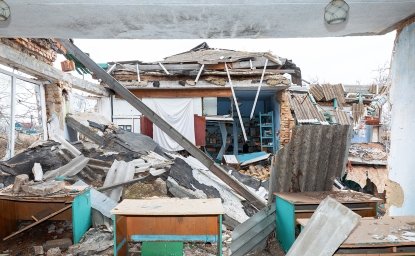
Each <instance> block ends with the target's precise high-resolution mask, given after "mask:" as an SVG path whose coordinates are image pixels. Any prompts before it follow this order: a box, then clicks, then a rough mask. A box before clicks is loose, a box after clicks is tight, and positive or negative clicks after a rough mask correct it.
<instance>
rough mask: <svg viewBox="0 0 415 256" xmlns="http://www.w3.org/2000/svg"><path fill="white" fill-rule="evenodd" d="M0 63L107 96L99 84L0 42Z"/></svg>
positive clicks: (106, 92)
mask: <svg viewBox="0 0 415 256" xmlns="http://www.w3.org/2000/svg"><path fill="white" fill-rule="evenodd" d="M0 63H2V64H5V65H7V66H10V67H13V68H16V69H18V70H20V71H23V72H26V73H28V74H30V75H34V76H36V77H40V78H42V79H46V80H50V81H51V82H58V81H63V82H67V83H69V84H70V85H72V87H73V88H76V89H79V90H82V91H85V92H88V93H92V94H95V95H99V96H109V93H108V91H107V90H106V89H105V88H104V87H103V86H102V85H100V84H94V83H91V82H88V81H86V80H83V79H80V78H77V77H75V76H72V75H71V74H67V73H64V72H62V71H60V70H59V69H56V68H54V67H53V66H51V65H48V64H46V63H45V62H42V61H40V60H38V59H36V58H34V57H32V56H29V55H27V54H25V53H22V52H20V51H18V50H16V49H13V48H12V47H10V46H7V45H4V44H0Z"/></svg>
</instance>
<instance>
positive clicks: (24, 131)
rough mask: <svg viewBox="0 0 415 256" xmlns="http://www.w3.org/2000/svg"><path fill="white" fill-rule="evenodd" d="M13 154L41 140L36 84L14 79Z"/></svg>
mask: <svg viewBox="0 0 415 256" xmlns="http://www.w3.org/2000/svg"><path fill="white" fill-rule="evenodd" d="M15 101H16V103H15V104H16V105H15V107H16V108H15V113H14V115H15V142H14V150H15V154H17V153H19V152H21V151H23V150H25V149H27V148H28V147H29V146H30V145H32V144H33V143H34V142H36V141H38V140H41V139H42V138H43V134H44V129H43V121H42V108H41V94H40V86H39V85H38V84H34V83H30V82H27V81H23V80H20V79H16V95H15Z"/></svg>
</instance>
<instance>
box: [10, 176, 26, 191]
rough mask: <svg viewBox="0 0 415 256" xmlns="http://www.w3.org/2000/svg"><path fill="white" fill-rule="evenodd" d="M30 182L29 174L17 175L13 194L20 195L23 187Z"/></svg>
mask: <svg viewBox="0 0 415 256" xmlns="http://www.w3.org/2000/svg"><path fill="white" fill-rule="evenodd" d="M28 182H29V176H28V175H27V174H20V175H17V176H16V178H15V180H14V184H13V193H18V192H19V191H20V190H21V189H22V186H23V185H25V184H26V183H28Z"/></svg>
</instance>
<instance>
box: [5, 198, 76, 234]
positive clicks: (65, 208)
mask: <svg viewBox="0 0 415 256" xmlns="http://www.w3.org/2000/svg"><path fill="white" fill-rule="evenodd" d="M71 207H72V204H70V205H68V206H66V207H64V208H62V209H60V210H58V211H56V212H54V213H52V214H50V215H48V216H46V217H45V218H43V219H41V220H39V221H37V222H34V223H32V224H30V225H28V226H26V227H24V228H22V229H20V230H19V231H16V232H14V233H13V234H11V235H9V236H6V237H5V238H3V241H6V240H7V239H9V238H12V237H14V236H16V235H18V234H20V233H22V232H24V231H26V230H28V229H30V228H33V227H34V226H37V225H39V224H40V223H42V222H44V221H46V220H48V219H50V218H52V217H54V216H56V215H58V214H59V213H61V212H64V211H66V210H67V209H69V208H71Z"/></svg>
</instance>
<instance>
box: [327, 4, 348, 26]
mask: <svg viewBox="0 0 415 256" xmlns="http://www.w3.org/2000/svg"><path fill="white" fill-rule="evenodd" d="M349 9H350V7H349V5H348V4H347V3H346V2H345V1H343V0H332V1H331V2H330V3H329V4H328V5H327V6H326V8H325V10H324V20H325V21H326V22H327V24H330V25H331V24H339V23H342V22H345V21H346V20H347V16H348V15H349Z"/></svg>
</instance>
